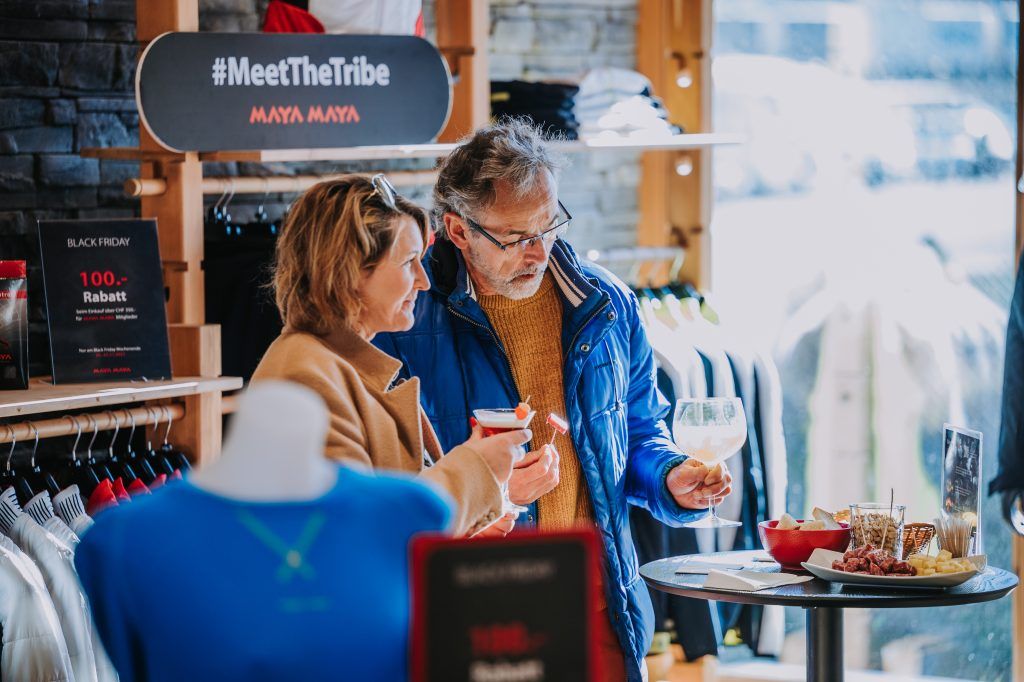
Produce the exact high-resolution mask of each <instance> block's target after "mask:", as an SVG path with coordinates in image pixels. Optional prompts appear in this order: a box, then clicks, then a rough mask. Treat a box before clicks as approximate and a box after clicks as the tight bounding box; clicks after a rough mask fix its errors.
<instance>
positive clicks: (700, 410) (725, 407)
mask: <svg viewBox="0 0 1024 682" xmlns="http://www.w3.org/2000/svg"><path fill="white" fill-rule="evenodd" d="M672 435H673V436H674V437H675V442H676V445H677V446H678V447H679V449H680V450H682V451H683V453H684V454H686V455H689V456H690V457H693V458H694V459H696V460H699V461H700V462H702V463H704V464H705V465H707V466H708V468H713V467H714V466H715V465H716V464H719V463H721V462H724V461H725V460H727V459H729V457H731V456H732V455H734V454H736V452H738V451H739V449H740V448H741V447H743V443H745V442H746V440H747V418H746V415H745V414H743V403H742V402H741V401H740V399H739V398H696V399H693V400H686V399H684V400H679V401H677V402H676V411H675V415H674V417H673V418H672ZM708 512H709V513H708V516H707V517H705V518H703V519H700V520H699V521H692V522H690V523H687V524H686V527H687V528H731V527H733V526H742V525H743V524H742V523H740V522H739V521H727V520H725V519H721V518H719V517H718V513H717V512H716V511H715V503H714V500H713V499H712V500H708Z"/></svg>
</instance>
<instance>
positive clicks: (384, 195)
mask: <svg viewBox="0 0 1024 682" xmlns="http://www.w3.org/2000/svg"><path fill="white" fill-rule="evenodd" d="M370 184H371V185H373V193H372V194H371V195H370V196H371V197H373V196H379V197H380V200H381V201H383V202H384V205H385V206H387V207H388V208H389V209H391V210H392V211H397V210H398V205H397V204H396V203H395V197H396V196H398V191H397V190H396V189H395V186H394V185H392V184H391V181H390V180H388V179H387V176H385V175H384V174H383V173H377V174H376V175H374V176H373V177H372V178H370Z"/></svg>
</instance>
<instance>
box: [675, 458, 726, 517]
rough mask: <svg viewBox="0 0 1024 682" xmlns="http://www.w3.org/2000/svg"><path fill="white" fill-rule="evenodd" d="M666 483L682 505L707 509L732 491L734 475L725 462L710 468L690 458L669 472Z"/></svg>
mask: <svg viewBox="0 0 1024 682" xmlns="http://www.w3.org/2000/svg"><path fill="white" fill-rule="evenodd" d="M665 484H666V485H667V486H668V491H669V493H671V494H672V497H673V498H675V501H676V503H677V504H678V505H679V506H680V507H684V508H686V509H707V508H708V504H709V503H710V502H711V501H712V500H714V503H715V504H718V503H720V502H721V501H722V500H723V499H725V498H726V497H727V496H728V495H729V494H730V493H731V492H732V475H731V474H729V469H728V468H727V467H726V466H725V463H722V464H719V465H717V466H715V467H714V468H713V469H708V468H707V467H706V466H705V465H704V464H702V463H700V462H699V461H697V460H695V459H688V460H686V461H685V462H682V463H680V464H678V465H676V466H675V467H673V468H672V470H671V471H669V472H668V478H666V479H665Z"/></svg>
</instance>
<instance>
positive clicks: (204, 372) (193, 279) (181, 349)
mask: <svg viewBox="0 0 1024 682" xmlns="http://www.w3.org/2000/svg"><path fill="white" fill-rule="evenodd" d="M136 23H137V29H136V30H137V37H138V40H139V43H140V45H143V46H144V45H145V44H146V43H148V42H150V41H151V40H153V39H154V38H156V37H158V36H159V35H161V34H163V33H166V32H168V31H198V30H199V2H198V0H136ZM139 147H140V148H141V149H143V150H161V149H162V147H160V145H159V144H157V142H156V141H155V140H154V139H153V137H152V136H151V135H149V133H148V132H147V131H146V129H145V126H140V129H139ZM141 173H142V177H143V178H156V179H161V180H164V181H165V183H166V190H165V191H164V192H163V193H162V194H160V195H157V196H147V197H143V198H142V216H143V217H144V218H156V220H157V227H158V229H159V235H160V257H161V259H162V260H163V262H164V286H166V287H167V291H168V299H167V321H168V323H169V324H170V328H169V330H168V331H169V336H170V345H171V365H172V369H173V374H175V375H176V376H210V377H212V376H219V375H220V372H221V366H220V328H219V327H218V326H216V325H205V324H204V321H205V306H206V303H205V300H206V299H205V291H204V286H203V270H202V263H203V167H202V164H201V163H200V161H199V155H198V154H196V153H194V152H189V153H185V154H181V155H179V156H178V157H176V158H173V159H172V160H168V161H159V162H152V163H143V164H142V169H141ZM220 402H221V395H220V393H208V394H203V395H197V396H190V397H188V398H186V399H185V418H184V419H183V420H182V422H181V423H180V424H177V425H175V427H174V436H175V442H176V443H177V444H178V445H180V446H181V447H182V449H183V450H185V451H186V452H188V453H189V455H191V457H192V459H193V461H201V460H202V459H203V458H204V457H207V456H209V455H211V454H212V453H214V452H217V451H219V450H220V442H221V414H220Z"/></svg>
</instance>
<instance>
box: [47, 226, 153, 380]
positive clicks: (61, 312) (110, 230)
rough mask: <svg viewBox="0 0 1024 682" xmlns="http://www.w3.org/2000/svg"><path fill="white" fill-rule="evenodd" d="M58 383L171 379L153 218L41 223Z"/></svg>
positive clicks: (49, 315)
mask: <svg viewBox="0 0 1024 682" xmlns="http://www.w3.org/2000/svg"><path fill="white" fill-rule="evenodd" d="M39 250H40V259H41V263H42V266H43V285H44V291H45V294H46V314H47V322H48V327H49V331H50V348H51V355H52V364H53V381H54V383H56V384H60V383H75V382H93V381H126V380H137V379H168V378H170V376H171V360H170V347H169V344H168V339H167V313H166V310H165V308H164V283H163V271H162V267H161V262H160V248H159V244H158V241H157V229H156V221H155V220H44V221H40V222H39Z"/></svg>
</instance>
